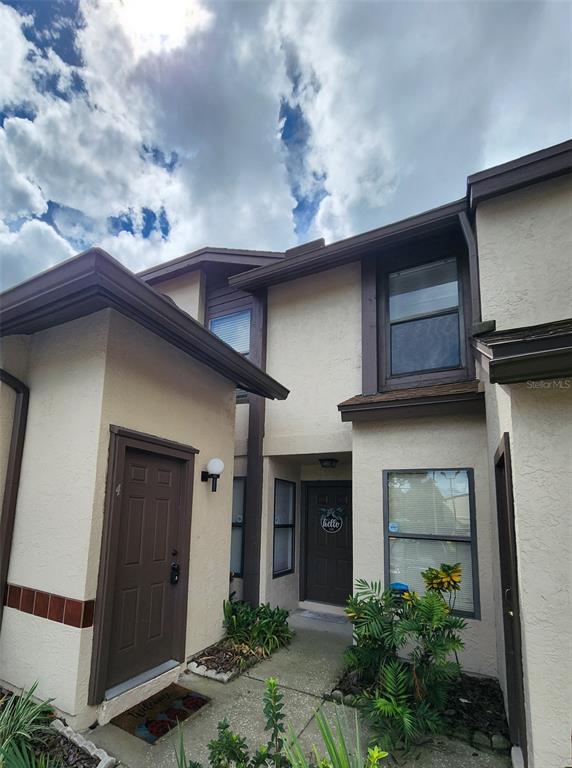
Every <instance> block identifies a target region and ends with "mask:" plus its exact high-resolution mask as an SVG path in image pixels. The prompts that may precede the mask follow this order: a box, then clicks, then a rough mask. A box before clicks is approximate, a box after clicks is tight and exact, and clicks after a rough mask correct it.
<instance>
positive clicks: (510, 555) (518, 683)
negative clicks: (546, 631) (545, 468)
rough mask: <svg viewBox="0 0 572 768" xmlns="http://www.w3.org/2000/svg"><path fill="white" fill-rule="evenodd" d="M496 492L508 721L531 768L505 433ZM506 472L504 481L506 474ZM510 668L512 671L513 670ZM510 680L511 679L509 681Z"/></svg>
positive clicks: (498, 455)
mask: <svg viewBox="0 0 572 768" xmlns="http://www.w3.org/2000/svg"><path fill="white" fill-rule="evenodd" d="M494 468H495V490H496V499H497V525H498V535H499V553H500V569H501V589H502V588H503V585H504V584H506V583H509V584H510V585H511V590H512V593H513V594H512V595H511V600H510V605H511V608H512V614H513V615H512V616H509V615H508V614H507V611H506V605H505V598H506V594H503V596H502V598H503V599H502V612H503V626H504V635H505V664H506V674H507V681H506V684H507V689H508V703H509V712H508V721H509V730H510V736H511V740H512V742H513V744H517V745H518V746H520V748H521V750H522V754H523V759H524V765H525V766H527V765H528V754H527V752H528V749H527V733H526V716H525V697H524V679H523V671H522V637H521V624H520V595H519V581H518V552H517V544H516V531H515V521H514V496H513V480H512V459H511V450H510V436H509V433H508V432H504V433H503V436H502V437H501V440H500V443H499V446H498V448H497V450H496V452H495V456H494ZM503 469H504V477H503V472H502V470H503ZM503 494H504V503H506V507H507V508H506V510H505V511H506V515H505V516H503V514H502V511H501V510H502V509H503ZM509 624H510V630H511V632H510V637H511V641H514V645H513V646H512V649H511V650H512V651H513V653H514V655H515V665H516V666H517V667H519V669H517V670H515V669H514V666H513V665H510V664H508V663H507V661H506V653H507V646H506V635H507V629H509ZM509 668H510V669H509ZM509 678H510V679H509Z"/></svg>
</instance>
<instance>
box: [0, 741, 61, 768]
mask: <svg viewBox="0 0 572 768" xmlns="http://www.w3.org/2000/svg"><path fill="white" fill-rule="evenodd" d="M0 765H4V766H6V768H64V766H63V765H62V763H61V762H60V761H59V760H56V759H55V758H53V757H50V756H49V755H44V754H41V755H36V754H35V753H34V751H33V750H32V749H31V748H30V747H29V746H25V745H23V744H21V745H20V746H18V745H17V744H16V743H14V744H12V745H11V746H10V747H8V748H7V749H5V750H3V749H0Z"/></svg>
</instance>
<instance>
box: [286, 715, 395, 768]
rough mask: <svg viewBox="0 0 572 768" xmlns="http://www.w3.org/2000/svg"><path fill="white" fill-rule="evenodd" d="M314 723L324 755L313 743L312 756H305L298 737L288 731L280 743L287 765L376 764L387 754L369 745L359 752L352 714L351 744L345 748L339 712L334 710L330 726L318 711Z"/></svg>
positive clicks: (335, 767) (367, 767)
mask: <svg viewBox="0 0 572 768" xmlns="http://www.w3.org/2000/svg"><path fill="white" fill-rule="evenodd" d="M316 723H317V725H318V730H319V731H320V736H321V737H322V742H323V744H324V747H325V749H326V755H327V756H326V757H323V756H322V755H321V754H320V752H319V751H318V749H317V748H316V747H315V746H314V747H313V751H314V760H309V759H308V757H307V756H306V754H305V753H304V750H303V748H302V745H301V744H300V740H299V739H298V737H297V736H296V734H295V733H294V731H292V729H290V730H289V732H288V739H287V741H286V742H285V743H284V755H285V757H286V760H287V762H288V765H289V766H291V768H312V766H316V765H317V766H328V768H377V766H378V764H379V762H380V761H381V760H382V759H383V758H384V757H387V752H384V751H383V750H382V749H381V748H380V747H379V746H377V745H376V746H373V747H369V748H368V750H367V753H366V755H364V754H363V752H362V748H361V739H360V727H359V722H358V718H357V713H356V714H355V734H356V735H355V745H354V746H353V748H351V749H350V748H348V744H347V740H346V737H345V735H344V734H345V732H346V731H347V727H346V728H344V727H343V726H342V722H341V720H340V716H339V715H338V714H336V726H335V729H333V728H332V727H331V726H330V724H329V723H328V721H327V720H326V718H325V716H324V714H323V713H322V712H321V711H318V712H317V713H316Z"/></svg>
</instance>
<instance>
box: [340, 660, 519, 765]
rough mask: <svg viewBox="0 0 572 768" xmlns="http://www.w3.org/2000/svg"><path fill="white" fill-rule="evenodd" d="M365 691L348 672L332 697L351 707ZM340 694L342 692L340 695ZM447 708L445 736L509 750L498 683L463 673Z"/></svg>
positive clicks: (453, 686) (451, 692)
mask: <svg viewBox="0 0 572 768" xmlns="http://www.w3.org/2000/svg"><path fill="white" fill-rule="evenodd" d="M365 690H366V689H365V688H364V687H363V686H362V685H361V684H360V681H359V677H358V675H357V674H356V673H355V672H347V671H346V672H345V673H344V674H343V676H342V678H341V679H340V681H339V682H338V684H337V685H336V686H335V688H334V691H333V692H332V698H334V699H335V700H338V701H343V702H344V704H351V703H352V702H353V697H354V696H359V695H360V694H362V693H364V692H365ZM336 692H339V693H337V695H336ZM447 706H448V708H447V709H446V710H445V713H444V715H443V721H444V729H443V730H444V732H445V733H447V734H449V735H452V736H454V737H455V738H458V739H461V740H463V741H468V742H469V743H472V744H475V745H477V746H479V747H485V748H488V747H491V748H494V749H505V750H506V749H508V747H509V746H510V744H509V743H508V740H509V732H508V724H507V720H506V715H505V711H504V699H503V695H502V691H501V689H500V686H499V684H498V681H497V680H494V679H493V678H490V677H475V676H473V675H465V674H462V675H461V676H460V678H459V679H458V680H456V681H455V682H454V683H453V684H452V685H451V688H450V690H449V701H448V705H447ZM505 741H506V744H505V743H504V742H505Z"/></svg>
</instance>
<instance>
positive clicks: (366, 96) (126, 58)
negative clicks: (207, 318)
mask: <svg viewBox="0 0 572 768" xmlns="http://www.w3.org/2000/svg"><path fill="white" fill-rule="evenodd" d="M571 40H572V3H569V2H544V3H536V2H501V1H499V2H479V1H478V0H473V1H472V2H463V3H455V2H421V3H415V2H407V0H400V2H382V1H381V0H377V1H376V2H365V1H362V0H352V1H350V0H343V1H340V2H334V0H325V1H324V2H310V1H308V2H303V1H302V0H264V2H262V1H260V2H249V1H248V0H233V1H227V2H223V1H222V0H220V1H218V2H210V1H209V0H123V2H121V1H120V0H105V1H101V2H97V1H96V0H79V1H78V0H59V1H58V0H53V1H51V0H42V1H41V2H17V1H15V2H5V3H2V2H0V126H1V128H0V287H4V288H5V287H8V286H9V285H12V284H14V283H16V282H19V281H20V280H23V279H25V278H27V277H29V276H30V275H32V274H34V273H35V272H38V271H40V270H42V269H45V268H46V267H48V266H51V265H52V264H54V263H56V262H57V261H59V260H61V259H64V258H67V257H68V256H71V255H73V254H74V253H77V252H78V251H81V250H83V249H85V248H86V247H88V246H90V245H93V244H98V245H101V246H102V247H103V248H105V249H106V250H108V251H109V252H110V253H111V254H112V255H114V256H116V257H117V258H119V259H121V260H122V261H123V262H124V263H125V264H127V265H128V266H129V267H130V268H132V269H141V268H143V267H145V266H148V265H151V264H154V263H156V262H158V261H161V260H165V259H170V258H174V257H176V256H179V255H181V254H183V253H185V252H188V251H191V250H193V249H195V248H198V247H200V246H203V245H219V246H229V247H232V246H235V247H242V248H271V249H277V250H282V249H284V248H287V247H290V246H292V245H295V244H296V243H298V242H304V241H306V240H310V239H312V238H315V237H318V236H323V237H325V238H326V241H332V240H336V239H339V238H342V237H346V236H348V235H351V234H355V233H357V232H361V231H365V230H367V229H372V228H374V227H377V226H380V225H382V224H384V223H387V222H389V221H393V220H396V219H399V218H402V217H404V216H407V215H410V214H413V213H416V212H419V211H422V210H424V209H427V208H430V207H433V206H436V205H440V204H442V203H445V202H448V201H450V200H453V199H455V198H457V197H460V196H462V195H463V194H464V191H465V180H466V176H467V174H469V173H471V172H474V171H477V170H480V169H482V168H485V167H488V166H490V165H494V164H496V163H499V162H503V161H505V160H509V159H511V158H513V157H516V156H519V155H522V154H525V153H527V152H530V151H533V150H535V149H539V148H541V147H543V146H548V145H550V144H554V143H556V142H559V141H563V140H564V139H567V138H570V136H572V45H571Z"/></svg>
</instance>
